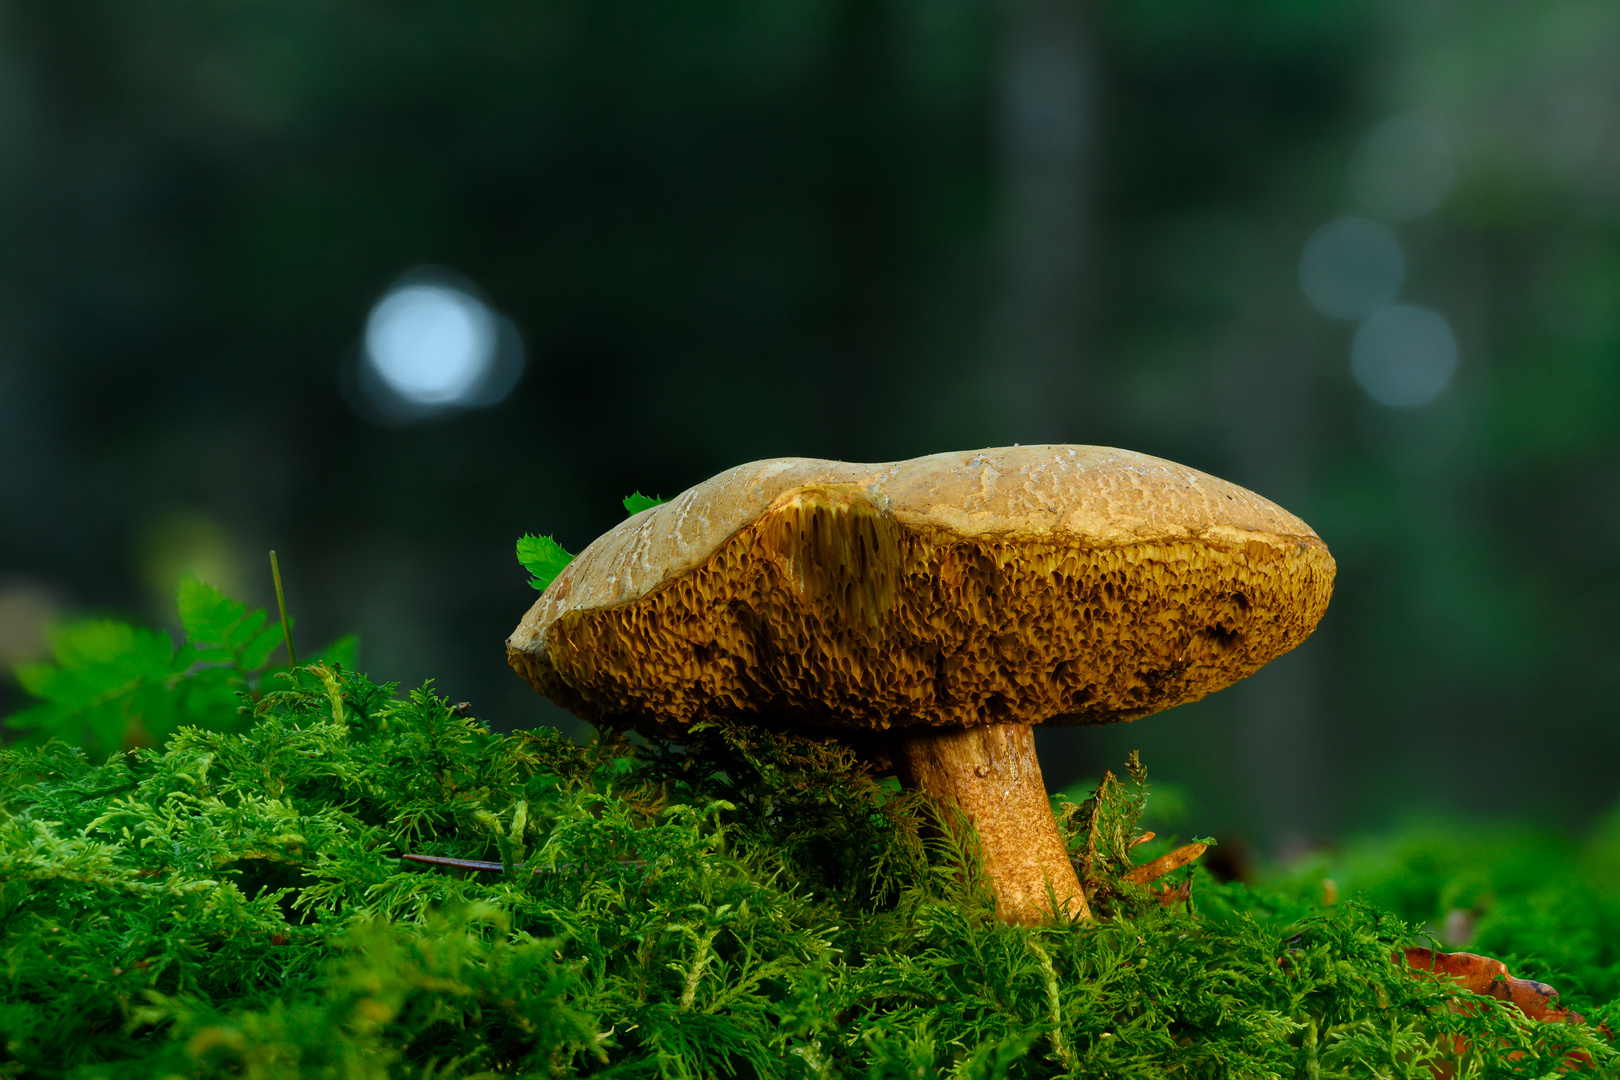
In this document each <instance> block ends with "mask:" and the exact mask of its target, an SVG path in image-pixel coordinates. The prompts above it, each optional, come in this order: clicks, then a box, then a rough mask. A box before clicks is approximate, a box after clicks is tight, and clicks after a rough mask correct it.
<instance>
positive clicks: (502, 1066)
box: [0, 664, 1615, 1078]
mask: <svg viewBox="0 0 1620 1080" xmlns="http://www.w3.org/2000/svg"><path fill="white" fill-rule="evenodd" d="M255 693H256V695H257V696H256V697H255ZM255 693H249V692H246V691H244V692H243V696H242V697H240V698H239V699H238V702H239V705H240V707H241V708H242V709H244V710H245V711H244V712H242V713H240V714H238V713H236V712H235V711H234V710H233V711H231V712H230V713H229V714H228V715H227V714H221V715H220V716H219V717H218V718H217V719H218V721H219V722H218V724H216V725H215V726H216V727H217V728H219V729H220V730H207V729H205V728H202V727H195V726H189V727H182V728H180V729H178V730H177V731H176V732H175V733H174V734H173V735H172V736H171V737H170V738H169V739H168V741H167V743H166V744H165V745H164V746H163V747H162V749H146V750H139V751H136V752H134V753H131V754H117V755H115V756H113V757H112V758H111V759H110V760H108V761H106V762H105V763H96V762H94V761H92V760H91V759H89V758H87V757H86V756H85V755H84V753H83V752H81V751H79V750H77V749H73V748H69V747H68V746H66V745H64V744H63V743H61V742H56V741H53V742H49V743H47V744H45V745H44V746H37V747H26V748H23V747H14V748H12V749H9V750H5V751H0V1076H4V1077H22V1076H28V1077H59V1076H81V1077H89V1076H153V1077H159V1076H196V1077H205V1076H248V1077H283V1076H285V1077H314V1076H345V1077H348V1076H356V1077H362V1076H373V1075H375V1076H379V1077H381V1076H391V1077H392V1076H429V1075H431V1076H436V1077H444V1076H472V1075H481V1074H482V1075H487V1074H502V1075H506V1074H523V1075H544V1076H563V1075H575V1074H578V1075H593V1076H604V1077H608V1076H612V1077H643V1076H645V1077H655V1076H656V1077H731V1076H738V1077H752V1076H759V1077H779V1076H780V1077H795V1078H797V1077H805V1078H811V1077H817V1078H819V1077H845V1076H867V1077H896V1078H898V1077H902V1076H903V1077H908V1078H919V1077H921V1078H926V1077H933V1076H941V1077H944V1076H951V1077H1000V1076H1008V1077H1050V1076H1065V1075H1068V1076H1096V1077H1104V1076H1106V1077H1127V1076H1141V1077H1149V1076H1190V1077H1201V1076H1209V1077H1226V1076H1233V1077H1237V1076H1255V1077H1261V1076H1287V1077H1293V1076H1304V1077H1313V1078H1314V1077H1330V1076H1413V1077H1427V1076H1429V1075H1430V1073H1429V1067H1428V1063H1429V1062H1430V1061H1431V1060H1433V1059H1435V1058H1436V1056H1437V1055H1439V1054H1440V1053H1441V1052H1442V1050H1443V1049H1445V1048H1448V1047H1450V1046H1452V1045H1454V1044H1453V1043H1452V1042H1451V1041H1450V1040H1451V1038H1452V1037H1453V1036H1456V1035H1459V1034H1460V1035H1463V1036H1465V1037H1466V1039H1467V1041H1468V1045H1469V1047H1470V1049H1469V1050H1468V1053H1467V1055H1466V1057H1465V1060H1464V1062H1463V1072H1462V1073H1461V1074H1460V1075H1469V1076H1539V1075H1544V1074H1546V1073H1548V1072H1549V1071H1551V1070H1553V1069H1554V1068H1555V1067H1556V1066H1557V1065H1558V1064H1559V1063H1560V1061H1561V1060H1562V1058H1563V1055H1564V1053H1565V1052H1566V1051H1568V1050H1569V1049H1571V1048H1576V1047H1579V1048H1582V1049H1584V1050H1585V1051H1586V1052H1587V1053H1589V1054H1590V1055H1592V1056H1593V1057H1594V1058H1595V1059H1596V1060H1597V1061H1598V1062H1599V1064H1600V1065H1601V1066H1602V1067H1603V1068H1605V1069H1608V1070H1610V1071H1613V1070H1614V1068H1615V1066H1614V1064H1613V1062H1614V1059H1615V1055H1614V1054H1613V1052H1612V1051H1611V1050H1609V1049H1608V1047H1607V1044H1606V1043H1604V1042H1602V1041H1600V1040H1598V1039H1596V1037H1595V1036H1593V1035H1592V1033H1591V1032H1590V1031H1589V1030H1588V1029H1584V1028H1577V1027H1555V1026H1546V1025H1529V1024H1527V1023H1525V1022H1524V1021H1523V1020H1522V1019H1521V1018H1518V1017H1517V1016H1516V1014H1514V1013H1512V1012H1511V1011H1509V1010H1508V1009H1506V1008H1505V1007H1501V1006H1499V1005H1498V1004H1496V1003H1494V1002H1490V1001H1486V1000H1485V999H1475V1001H1476V1003H1477V1004H1478V1005H1479V1006H1480V1007H1478V1008H1475V1009H1474V1010H1472V1011H1470V1012H1467V1013H1457V1012H1453V1011H1450V1010H1449V1009H1448V1008H1447V1007H1446V1005H1447V1002H1448V1001H1449V1000H1450V999H1451V998H1453V997H1454V993H1453V992H1452V991H1451V990H1450V989H1449V988H1447V987H1445V986H1442V985H1439V984H1436V983H1434V982H1431V981H1427V980H1420V979H1417V978H1413V977H1410V976H1408V975H1406V974H1405V973H1403V972H1402V971H1401V970H1399V969H1398V968H1397V967H1396V966H1395V965H1394V964H1392V963H1391V962H1390V955H1391V953H1392V951H1393V950H1394V949H1395V948H1396V947H1397V946H1399V945H1400V944H1401V943H1403V942H1406V941H1407V940H1409V939H1410V938H1411V936H1412V933H1413V930H1412V926H1411V925H1410V924H1409V923H1408V922H1406V921H1403V920H1402V919H1401V918H1400V917H1398V916H1397V915H1395V914H1391V913H1388V912H1385V911H1383V910H1381V909H1379V908H1377V907H1374V906H1371V905H1368V904H1363V903H1358V902H1345V903H1341V904H1338V905H1335V906H1333V907H1322V906H1320V905H1319V904H1317V903H1316V902H1315V901H1314V900H1312V899H1311V898H1310V895H1309V883H1308V882H1307V881H1306V879H1305V878H1304V877H1301V878H1300V879H1299V880H1297V881H1293V882H1284V883H1283V884H1281V885H1279V886H1277V887H1275V888H1268V889H1265V890H1260V891H1257V890H1250V889H1244V888H1241V887H1222V886H1218V885H1216V884H1214V883H1213V882H1211V881H1209V880H1208V879H1207V878H1205V877H1202V876H1200V877H1197V878H1196V879H1195V883H1194V890H1193V903H1192V904H1191V905H1187V904H1178V905H1176V906H1175V907H1174V908H1173V909H1171V910H1166V909H1163V908H1161V907H1160V906H1159V904H1158V902H1157V900H1156V899H1155V898H1153V897H1152V896H1150V895H1148V894H1147V893H1145V892H1144V891H1142V890H1140V889H1137V888H1135V887H1134V886H1131V885H1129V884H1127V883H1125V882H1122V881H1120V880H1119V877H1118V875H1119V873H1120V872H1121V871H1122V870H1123V868H1124V866H1125V865H1128V861H1129V856H1128V854H1127V853H1125V852H1124V851H1123V849H1122V848H1121V846H1120V845H1121V843H1122V842H1123V840H1124V839H1128V837H1129V835H1130V831H1131V829H1132V828H1133V827H1134V825H1135V822H1136V815H1137V814H1138V813H1139V812H1140V810H1141V805H1142V802H1141V800H1142V799H1143V798H1145V784H1144V782H1143V781H1144V779H1145V778H1144V777H1142V776H1140V775H1136V776H1134V777H1133V778H1132V779H1131V781H1129V782H1126V783H1120V782H1118V781H1111V782H1110V784H1107V785H1105V788H1104V790H1103V791H1102V793H1101V795H1100V796H1099V797H1098V798H1097V799H1096V801H1095V802H1093V803H1092V804H1090V805H1088V806H1082V807H1075V806H1073V805H1072V804H1068V805H1064V806H1060V813H1061V815H1062V821H1063V824H1064V828H1065V829H1066V830H1067V832H1068V835H1069V838H1070V841H1071V844H1072V850H1073V851H1074V852H1075V853H1076V855H1077V856H1086V857H1087V858H1088V860H1089V861H1088V863H1087V865H1088V866H1090V867H1091V873H1090V875H1089V877H1090V879H1091V883H1092V885H1093V887H1094V888H1095V889H1096V890H1097V894H1098V897H1099V907H1100V908H1102V909H1103V911H1104V912H1105V915H1106V917H1105V918H1102V919H1099V920H1098V921H1097V922H1095V923H1091V924H1082V925H1060V926H1051V927H1045V928H1038V929H1025V928H1016V927H1008V926H1004V925H1001V924H1000V923H998V922H997V921H996V920H995V918H994V915H993V905H992V903H991V901H990V899H989V897H988V895H987V894H986V892H985V890H984V888H983V884H982V882H981V881H980V880H979V879H978V877H977V876H976V874H975V872H974V870H973V865H974V853H973V851H972V850H971V844H964V843H961V842H958V841H955V840H953V839H951V838H952V837H954V836H956V835H957V833H956V832H955V831H954V830H953V829H951V828H948V827H946V826H947V824H948V823H945V822H942V821H940V820H939V819H938V817H937V815H936V814H935V813H934V812H933V811H932V810H931V809H930V807H929V806H928V805H927V804H925V803H923V802H922V801H921V800H920V799H919V798H918V797H917V796H915V795H911V794H907V793H903V792H900V791H898V790H896V789H895V788H894V787H892V786H891V785H886V784H882V783H877V782H874V781H873V780H872V779H871V778H870V777H869V776H868V775H867V774H866V773H865V772H864V771H863V770H862V769H861V768H860V766H859V765H858V763H857V761H856V760H855V757H854V755H853V754H852V753H851V752H850V751H849V750H847V749H845V748H842V747H840V746H838V745H837V744H830V743H819V742H813V741H810V740H805V739H797V738H792V737H784V736H778V735H772V734H768V733H764V732H759V731H752V730H749V729H744V728H733V727H726V726H718V725H711V726H705V727H701V728H699V729H698V730H697V731H696V732H695V736H696V737H695V740H694V741H693V742H691V743H689V744H688V745H685V746H675V745H672V744H667V743H659V742H652V743H648V744H644V745H632V744H631V743H629V742H628V741H625V740H623V739H620V738H617V737H614V736H611V735H606V736H604V737H603V738H601V739H599V740H598V741H597V742H595V743H593V744H591V745H589V746H578V745H575V744H572V743H570V742H568V741H567V740H565V739H563V738H562V737H560V736H558V735H557V734H555V733H552V732H549V731H540V732H521V733H518V734H515V735H510V736H504V737H502V736H496V735H493V734H491V733H490V732H489V731H488V730H487V729H486V728H485V727H484V726H483V725H482V724H481V723H479V722H478V721H477V720H475V719H471V718H468V717H465V716H463V715H461V714H460V713H459V712H457V710H456V709H454V708H452V707H450V706H449V705H448V704H447V703H446V702H445V701H444V700H442V699H441V698H439V697H438V696H437V695H435V694H434V693H433V692H432V689H431V687H424V688H422V689H420V690H417V691H415V692H412V693H411V694H409V695H406V696H403V697H401V696H398V695H396V694H395V693H394V691H393V688H391V687H385V686H377V685H375V684H372V683H371V682H369V681H368V680H366V679H365V678H364V677H362V676H360V675H359V674H357V673H355V672H353V671H352V670H349V669H347V668H344V667H341V666H339V665H336V664H330V665H328V664H315V665H311V666H308V667H305V668H302V669H299V670H298V671H296V672H295V673H282V674H280V675H279V676H275V677H273V678H271V679H269V680H267V681H266V682H265V683H264V684H262V685H260V686H258V687H256V689H255ZM231 728H234V729H235V730H226V729H231ZM1094 825H1095V828H1093V826H1094ZM407 852H411V853H418V854H428V855H445V856H452V857H457V858H463V859H484V860H490V861H495V862H499V863H501V864H502V865H503V866H504V867H505V872H503V873H487V872H473V871H466V870H449V871H447V870H442V869H434V868H430V867H426V866H423V865H421V864H418V863H414V862H409V861H406V860H404V859H402V858H401V856H402V855H403V854H405V853H407ZM1189 907H1196V911H1189V910H1188V908H1189ZM1572 917H1573V916H1572ZM1604 925H1606V924H1604ZM1566 976H1570V977H1572V978H1573V982H1574V983H1576V984H1579V985H1582V986H1585V987H1588V988H1592V987H1598V986H1603V987H1607V986H1608V984H1607V983H1602V982H1600V981H1598V980H1595V979H1593V978H1589V977H1586V976H1581V977H1574V976H1575V973H1573V972H1568V971H1549V972H1548V973H1547V974H1546V975H1545V976H1544V977H1548V978H1549V981H1552V982H1555V983H1558V984H1559V985H1563V984H1564V980H1565V978H1566ZM1575 1004H1576V1005H1577V1007H1586V1008H1589V1009H1592V1008H1594V1007H1595V1006H1600V1005H1601V1002H1597V1001H1591V1000H1582V1001H1579V1002H1575ZM1595 1011H1598V1012H1603V1010H1602V1009H1601V1008H1597V1009H1596V1010H1595ZM1605 1015H1607V1014H1606V1013H1605ZM1515 1050H1524V1051H1527V1055H1528V1056H1524V1057H1521V1058H1518V1059H1512V1058H1511V1057H1510V1053H1511V1052H1513V1051H1515Z"/></svg>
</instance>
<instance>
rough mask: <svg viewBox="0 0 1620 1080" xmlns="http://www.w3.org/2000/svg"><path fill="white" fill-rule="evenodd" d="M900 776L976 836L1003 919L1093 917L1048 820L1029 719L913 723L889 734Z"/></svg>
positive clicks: (1060, 839) (1017, 921) (1038, 920)
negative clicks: (962, 819) (957, 813)
mask: <svg viewBox="0 0 1620 1080" xmlns="http://www.w3.org/2000/svg"><path fill="white" fill-rule="evenodd" d="M892 753H893V755H894V764H895V769H896V771H897V772H898V773H899V774H900V782H901V783H902V784H904V785H905V786H906V787H908V788H921V789H922V790H923V791H926V792H928V794H929V795H932V796H933V797H934V798H935V799H937V800H938V801H940V802H941V803H944V804H946V805H948V806H950V805H954V806H956V807H959V808H960V809H961V810H962V812H963V813H964V814H965V815H967V820H968V821H969V822H971V823H972V824H973V827H974V829H975V830H976V831H977V832H978V835H979V845H980V848H981V849H982V851H983V854H984V869H985V873H986V874H988V875H989V877H990V885H991V888H992V889H993V890H994V892H995V895H996V914H997V915H998V916H999V917H1000V918H1001V919H1002V921H1003V922H1009V923H1015V924H1019V925H1024V926H1029V925H1035V924H1037V923H1043V922H1048V921H1050V920H1051V919H1052V918H1053V917H1054V913H1053V910H1052V901H1051V899H1049V896H1050V897H1053V898H1055V899H1056V901H1057V907H1058V913H1057V914H1058V915H1060V916H1061V917H1064V918H1082V919H1089V918H1090V917H1091V911H1090V908H1089V907H1088V906H1087V904H1086V894H1085V891H1084V890H1083V889H1082V888H1081V887H1080V879H1079V878H1077V877H1076V876H1075V873H1074V865H1073V864H1072V863H1070V862H1069V852H1068V849H1067V848H1066V847H1065V846H1064V843H1063V837H1062V836H1061V835H1059V833H1058V830H1057V822H1056V821H1054V820H1053V819H1052V804H1051V802H1050V801H1049V800H1048V799H1047V795H1046V782H1045V781H1044V780H1042V779H1041V764H1040V762H1039V761H1037V760H1036V758H1035V731H1034V727H1033V726H1032V725H1030V724H987V725H981V726H978V727H970V728H948V729H941V728H926V727H925V728H921V729H920V730H919V729H916V728H913V729H911V730H908V731H905V732H902V733H900V734H899V735H898V737H897V738H896V739H895V740H894V748H893V751H892Z"/></svg>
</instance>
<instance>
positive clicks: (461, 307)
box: [365, 285, 496, 405]
mask: <svg viewBox="0 0 1620 1080" xmlns="http://www.w3.org/2000/svg"><path fill="white" fill-rule="evenodd" d="M495 345H496V334H495V318H494V316H493V314H492V313H491V312H490V310H489V308H487V307H485V306H484V304H483V302H482V301H479V300H477V299H476V298H474V297H472V296H469V295H467V294H466V293H464V292H462V291H461V290H459V289H454V288H450V287H449V286H445V285H405V286H402V287H400V288H396V289H394V290H393V291H392V292H390V293H388V294H387V295H386V296H384V297H383V298H382V299H381V300H379V301H378V302H377V306H376V307H374V308H372V309H371V316H370V318H368V319H367V320H366V342H365V350H366V362H367V363H368V364H370V365H371V367H372V369H373V370H374V371H376V373H377V375H378V376H379V377H380V378H381V379H382V381H383V383H384V384H385V385H386V386H387V387H388V389H390V390H392V391H393V392H394V393H396V394H398V395H399V396H400V397H401V398H403V399H404V400H405V401H407V402H410V403H412V404H415V405H455V404H460V403H461V402H462V400H463V399H465V398H466V397H467V396H468V394H469V393H470V392H472V391H473V390H474V389H475V388H476V387H477V386H478V384H479V383H480V382H481V381H482V380H483V378H484V376H485V375H487V374H488V372H489V369H490V367H491V366H492V365H493V364H494V362H495Z"/></svg>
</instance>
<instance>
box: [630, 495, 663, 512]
mask: <svg viewBox="0 0 1620 1080" xmlns="http://www.w3.org/2000/svg"><path fill="white" fill-rule="evenodd" d="M666 501H667V500H665V499H661V498H659V497H658V496H657V495H643V494H642V493H641V492H639V491H637V492H634V493H632V494H629V495H626V496H625V497H624V512H625V513H627V514H629V515H631V516H632V517H633V516H635V515H636V514H639V513H641V512H642V511H643V510H651V509H652V508H653V507H655V506H662V505H663V504H664V503H665V502H666Z"/></svg>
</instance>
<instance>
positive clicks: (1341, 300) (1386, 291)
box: [1299, 217, 1406, 319]
mask: <svg viewBox="0 0 1620 1080" xmlns="http://www.w3.org/2000/svg"><path fill="white" fill-rule="evenodd" d="M1405 275H1406V260H1405V259H1404V258H1403V257H1402V255H1401V245H1400V242H1399V241H1397V240H1396V239H1395V234H1394V233H1392V232H1390V231H1389V230H1388V229H1386V228H1385V227H1384V226H1382V225H1380V224H1378V223H1377V222H1376V221H1368V220H1367V219H1366V218H1356V217H1344V218H1337V219H1335V220H1333V221H1330V222H1328V223H1327V224H1326V225H1323V226H1322V227H1321V228H1320V229H1317V230H1316V231H1315V232H1314V233H1312V234H1311V238H1310V239H1309V240H1307V241H1305V249H1304V251H1303V252H1301V253H1300V257H1299V287H1300V288H1301V289H1302V290H1303V291H1304V293H1305V298H1306V299H1307V300H1309V301H1310V302H1311V306H1313V307H1315V308H1316V310H1318V311H1320V312H1321V313H1322V314H1324V315H1327V316H1329V317H1330V318H1335V319H1359V318H1361V317H1362V316H1364V315H1367V314H1368V313H1370V312H1372V311H1375V310H1377V309H1378V308H1379V307H1381V306H1383V305H1384V304H1387V303H1389V301H1390V300H1392V299H1394V298H1395V293H1396V292H1397V291H1399V290H1400V287H1401V279H1402V278H1403V277H1405Z"/></svg>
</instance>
